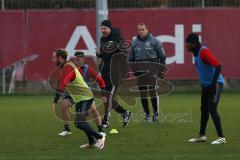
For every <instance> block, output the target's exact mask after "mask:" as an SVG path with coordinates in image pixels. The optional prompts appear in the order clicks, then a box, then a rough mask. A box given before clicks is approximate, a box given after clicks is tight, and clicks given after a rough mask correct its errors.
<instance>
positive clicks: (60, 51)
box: [55, 48, 68, 59]
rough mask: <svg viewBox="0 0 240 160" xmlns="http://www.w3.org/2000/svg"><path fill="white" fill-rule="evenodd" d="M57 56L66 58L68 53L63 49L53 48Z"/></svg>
mask: <svg viewBox="0 0 240 160" xmlns="http://www.w3.org/2000/svg"><path fill="white" fill-rule="evenodd" d="M55 52H56V56H57V57H62V58H63V59H67V56H68V53H67V51H66V50H65V49H62V48H58V49H56V50H55Z"/></svg>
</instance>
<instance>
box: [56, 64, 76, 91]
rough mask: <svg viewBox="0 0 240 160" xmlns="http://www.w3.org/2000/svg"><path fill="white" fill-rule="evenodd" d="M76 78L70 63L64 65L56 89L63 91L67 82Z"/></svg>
mask: <svg viewBox="0 0 240 160" xmlns="http://www.w3.org/2000/svg"><path fill="white" fill-rule="evenodd" d="M75 78H76V74H75V72H74V70H73V69H72V67H71V66H70V65H66V66H64V67H63V69H62V75H61V78H60V81H59V84H58V90H61V91H64V90H65V89H66V87H67V84H68V83H69V82H70V81H73V80H74V79H75Z"/></svg>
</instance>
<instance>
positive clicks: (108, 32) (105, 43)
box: [96, 20, 132, 128]
mask: <svg viewBox="0 0 240 160" xmlns="http://www.w3.org/2000/svg"><path fill="white" fill-rule="evenodd" d="M101 33H102V37H101V40H100V46H101V47H100V49H97V51H96V54H97V57H99V58H101V59H102V61H103V67H102V70H101V74H102V77H103V79H104V81H105V83H106V93H108V94H107V102H106V103H105V115H104V118H103V121H102V123H103V126H104V127H106V128H107V127H108V126H109V112H110V111H111V110H112V109H114V110H115V111H116V112H117V113H119V114H121V115H122V117H123V127H126V126H127V125H128V123H129V121H130V119H131V116H132V113H131V112H130V111H128V110H126V109H124V108H123V107H122V106H121V105H120V104H118V102H117V101H116V97H115V96H116V93H117V86H114V85H113V84H112V81H111V73H110V66H111V60H112V56H113V55H114V54H117V53H119V52H120V50H119V49H114V48H115V47H113V46H115V45H119V43H120V42H123V38H122V37H121V34H120V31H119V30H118V29H116V28H113V27H112V24H111V21H109V20H104V21H102V23H101ZM112 47H113V48H112Z"/></svg>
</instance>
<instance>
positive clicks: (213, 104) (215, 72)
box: [186, 33, 226, 144]
mask: <svg viewBox="0 0 240 160" xmlns="http://www.w3.org/2000/svg"><path fill="white" fill-rule="evenodd" d="M186 48H187V50H188V51H190V52H192V53H193V56H194V62H195V67H196V70H197V73H198V76H199V78H200V82H201V86H202V93H201V121H200V131H199V136H198V137H197V138H192V139H190V140H188V142H189V143H195V142H206V140H207V137H206V127H207V122H208V119H209V114H210V115H211V117H212V120H213V123H214V125H215V128H216V130H217V134H218V139H216V140H215V141H212V143H211V144H224V143H226V139H225V137H224V134H223V131H222V125H221V120H220V115H219V114H218V112H217V106H218V103H219V99H220V94H221V91H222V88H223V83H224V78H223V76H222V74H221V63H220V62H219V61H218V60H217V59H216V58H215V57H214V55H213V54H212V53H211V51H210V50H209V49H208V48H207V47H206V46H204V45H202V44H201V43H200V41H199V37H198V35H197V34H196V33H190V34H189V35H188V36H187V38H186Z"/></svg>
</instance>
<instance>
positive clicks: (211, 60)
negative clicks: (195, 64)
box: [200, 48, 220, 67]
mask: <svg viewBox="0 0 240 160" xmlns="http://www.w3.org/2000/svg"><path fill="white" fill-rule="evenodd" d="M200 58H201V59H202V61H203V62H204V63H206V64H208V65H211V66H213V67H216V66H219V65H220V62H219V61H218V60H217V58H216V57H214V55H213V54H212V53H211V52H210V50H209V49H207V48H204V49H203V50H202V51H201V54H200Z"/></svg>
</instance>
